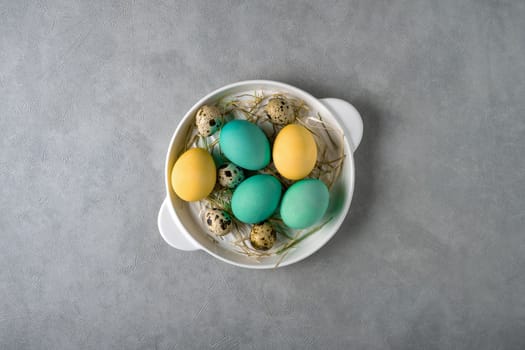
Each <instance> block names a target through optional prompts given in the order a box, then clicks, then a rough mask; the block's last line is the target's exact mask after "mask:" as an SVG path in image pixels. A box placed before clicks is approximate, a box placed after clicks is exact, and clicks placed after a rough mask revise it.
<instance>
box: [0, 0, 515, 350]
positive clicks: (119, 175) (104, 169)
mask: <svg viewBox="0 0 525 350" xmlns="http://www.w3.org/2000/svg"><path fill="white" fill-rule="evenodd" d="M0 29H1V31H0V33H1V34H0V142H1V144H2V147H1V149H0V181H1V184H2V191H1V195H0V209H1V213H2V214H1V216H0V232H1V240H0V348H2V349H77V348H81V349H110V348H122V349H190V348H191V349H205V348H211V349H319V348H325V349H328V348H331V349H345V348H354V349H358V348H362V349H523V348H525V233H524V224H525V200H524V199H523V198H524V189H525V160H524V158H525V156H524V154H525V39H524V33H525V2H523V1H520V0H516V1H488V0H486V1H455V0H447V1H401V0H399V1H397V0H396V1H365V0H363V1H354V2H348V3H347V2H343V1H337V2H336V1H325V2H323V4H321V2H320V1H319V2H317V1H313V0H312V1H309V2H296V3H291V2H289V3H284V2H280V1H261V2H252V3H251V4H247V3H244V2H242V1H227V2H218V1H209V2H203V1H197V2H194V1H179V2H173V3H172V2H170V1H139V0H137V1H129V2H128V1H121V2H116V1H115V2H102V1H99V0H97V1H67V0H63V1H47V0H43V1H35V2H34V3H31V2H27V1H18V0H12V1H6V0H1V1H0ZM250 78H267V79H275V80H281V81H284V82H288V83H291V84H295V85H297V86H299V87H301V88H303V89H305V90H307V91H310V92H311V93H313V94H315V95H317V96H319V97H327V96H331V97H339V98H344V99H347V100H349V101H351V102H352V103H354V104H355V105H356V107H357V108H358V109H359V110H360V111H361V112H362V115H363V118H364V124H365V136H364V139H363V143H362V144H361V147H360V149H359V150H358V153H357V154H356V164H357V169H358V173H357V190H356V193H355V197H354V202H353V205H352V208H351V210H352V212H351V214H350V215H349V217H348V218H347V220H346V221H345V223H344V226H343V228H342V229H341V231H340V232H339V233H338V234H337V235H336V237H335V238H334V239H333V240H332V241H331V242H330V243H329V244H328V245H327V246H326V247H325V248H323V249H322V250H321V251H319V252H318V253H317V254H315V255H314V256H312V257H311V258H309V259H307V260H305V261H304V262H302V263H300V264H296V265H294V266H291V267H287V268H284V269H280V270H277V271H263V272H252V271H248V270H242V269H238V268H234V267H232V266H229V265H226V264H223V263H219V262H217V261H216V260H214V259H213V258H211V257H210V256H208V255H206V254H204V253H200V252H192V253H185V252H179V251H176V250H174V249H171V248H169V247H168V246H167V245H166V244H164V243H163V241H162V240H161V237H160V236H159V234H158V232H157V227H156V215H157V210H158V208H159V206H160V204H161V201H162V199H163V195H164V193H163V192H164V190H163V178H162V175H163V171H162V169H163V162H164V155H165V150H166V148H167V145H168V142H169V139H170V137H171V134H172V132H173V130H174V128H175V126H176V124H177V122H178V120H179V118H180V117H181V116H182V115H183V114H184V112H185V111H186V110H187V109H188V108H189V107H190V106H191V105H192V104H193V103H194V102H195V101H196V100H197V99H199V98H200V97H201V96H203V95H204V94H206V93H208V92H209V91H211V90H213V89H215V88H217V87H220V86H221V85H224V84H226V83H230V82H234V81H237V80H244V79H250Z"/></svg>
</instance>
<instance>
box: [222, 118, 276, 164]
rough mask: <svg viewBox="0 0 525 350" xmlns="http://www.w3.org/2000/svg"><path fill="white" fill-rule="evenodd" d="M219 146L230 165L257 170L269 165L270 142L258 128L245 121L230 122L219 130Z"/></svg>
mask: <svg viewBox="0 0 525 350" xmlns="http://www.w3.org/2000/svg"><path fill="white" fill-rule="evenodd" d="M219 145H220V146H221V151H222V153H224V155H225V156H226V158H228V159H229V160H230V161H231V162H232V163H234V164H236V165H238V166H240V167H241V168H244V169H248V170H259V169H262V168H264V167H265V166H267V165H268V163H270V142H269V141H268V138H267V137H266V135H265V133H264V132H263V131H262V129H261V128H260V127H258V126H257V125H255V124H254V123H250V122H248V121H246V120H238V119H236V120H232V121H230V122H228V123H226V125H224V126H223V127H222V129H221V134H220V141H219Z"/></svg>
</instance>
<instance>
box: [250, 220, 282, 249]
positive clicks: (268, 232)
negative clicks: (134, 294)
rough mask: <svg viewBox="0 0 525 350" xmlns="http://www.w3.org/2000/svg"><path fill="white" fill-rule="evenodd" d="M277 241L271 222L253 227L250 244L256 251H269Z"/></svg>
mask: <svg viewBox="0 0 525 350" xmlns="http://www.w3.org/2000/svg"><path fill="white" fill-rule="evenodd" d="M276 240H277V234H276V233H275V230H274V229H273V227H272V225H271V224H270V223H269V222H263V223H262V224H256V225H253V227H252V231H251V232H250V242H251V243H252V246H253V247H254V248H255V249H258V250H268V249H270V248H271V247H273V245H274V243H275V241H276Z"/></svg>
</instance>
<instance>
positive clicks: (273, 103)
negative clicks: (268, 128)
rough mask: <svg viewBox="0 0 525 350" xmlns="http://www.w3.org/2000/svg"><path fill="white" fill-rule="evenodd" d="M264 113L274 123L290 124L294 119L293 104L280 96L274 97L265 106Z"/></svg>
mask: <svg viewBox="0 0 525 350" xmlns="http://www.w3.org/2000/svg"><path fill="white" fill-rule="evenodd" d="M265 111H266V114H267V115H268V117H270V119H271V120H272V123H274V124H280V125H285V124H290V123H292V122H293V121H294V119H295V113H294V109H293V106H292V105H291V104H290V102H288V101H287V100H286V99H284V98H282V97H274V98H272V99H270V101H268V104H267V105H266V107H265Z"/></svg>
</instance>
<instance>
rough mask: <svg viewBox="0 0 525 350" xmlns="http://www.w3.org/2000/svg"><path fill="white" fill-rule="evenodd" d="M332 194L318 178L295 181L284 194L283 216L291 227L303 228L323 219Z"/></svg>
mask: <svg viewBox="0 0 525 350" xmlns="http://www.w3.org/2000/svg"><path fill="white" fill-rule="evenodd" d="M329 200H330V194H329V193H328V188H327V187H326V185H325V184H324V183H323V182H322V181H320V180H317V179H305V180H301V181H298V182H296V183H294V184H293V185H292V186H290V188H288V190H287V191H286V192H285V193H284V195H283V200H282V202H281V218H282V219H283V222H284V223H285V224H286V225H287V226H288V227H291V228H294V229H303V228H307V227H309V226H312V225H314V224H315V223H317V222H318V221H319V220H321V219H322V218H323V216H324V214H325V213H326V210H327V209H328V203H329Z"/></svg>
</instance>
